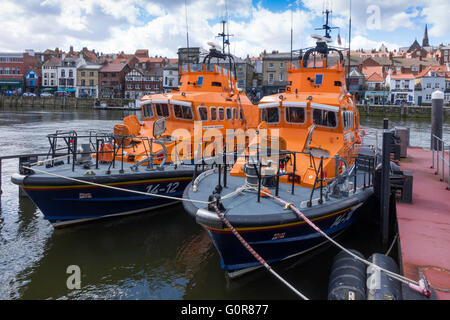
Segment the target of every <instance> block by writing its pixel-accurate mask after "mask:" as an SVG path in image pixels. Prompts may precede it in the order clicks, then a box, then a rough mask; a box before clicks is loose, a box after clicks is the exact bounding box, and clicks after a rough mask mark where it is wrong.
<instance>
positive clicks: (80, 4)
mask: <svg viewBox="0 0 450 320" xmlns="http://www.w3.org/2000/svg"><path fill="white" fill-rule="evenodd" d="M0 1H1V2H2V4H1V10H0V29H1V30H4V32H2V37H0V51H22V50H23V49H28V48H34V49H36V50H45V49H47V48H54V47H59V48H63V49H67V48H68V47H69V46H70V45H74V47H75V49H81V47H84V46H88V47H89V48H94V49H96V50H98V51H101V52H118V51H125V52H134V51H135V50H136V49H138V48H148V49H149V50H150V53H151V54H152V55H155V54H157V55H163V56H170V57H175V56H176V52H177V49H178V48H179V47H184V46H185V45H186V25H185V23H186V21H185V10H184V3H185V0H171V1H166V0H152V1H148V0H45V1H40V2H39V1H38V0H22V1H20V2H19V1H15V0H0ZM297 1H300V0H297ZM187 2H188V5H189V7H188V13H189V17H188V23H189V35H190V45H191V46H202V47H206V43H207V42H209V41H214V42H217V43H220V40H219V39H216V36H217V34H218V33H219V32H220V31H221V24H220V20H221V19H222V18H223V17H224V16H225V4H227V7H228V11H229V15H230V16H231V23H230V25H229V30H230V33H232V34H233V35H234V36H233V37H232V38H231V42H232V46H231V51H232V52H233V53H235V54H236V55H239V56H241V57H243V56H246V55H247V54H250V55H258V54H259V53H261V52H262V51H264V50H267V51H269V52H270V51H272V50H279V51H289V49H290V21H291V11H290V10H291V9H293V10H295V11H294V48H300V47H304V46H308V45H312V44H313V41H312V40H311V39H310V37H309V34H310V33H311V31H310V30H311V29H313V27H316V24H317V22H318V21H319V24H320V21H321V18H318V17H321V16H322V10H323V1H318V0H301V2H302V5H303V7H304V8H306V10H299V9H295V8H296V6H292V7H289V8H288V3H290V2H292V1H289V2H288V1H287V2H286V10H281V11H278V12H272V11H270V10H268V9H267V8H265V7H264V6H263V4H262V2H258V3H257V4H256V5H253V2H252V0H235V1H230V0H226V2H225V0H219V1H217V0H188V1H187ZM348 5H349V0H333V1H332V9H333V12H334V14H333V20H332V23H333V25H335V26H338V27H340V28H341V29H340V35H341V38H342V40H343V43H344V44H345V42H346V38H347V37H348V30H347V29H348V14H349V6H348ZM371 5H377V6H378V7H379V9H380V26H379V28H380V30H369V29H368V28H367V21H368V13H367V8H368V7H369V6H371ZM297 8H298V7H297ZM448 12H450V2H449V1H441V0H429V1H425V0H390V1H379V0H359V1H358V0H353V14H352V19H353V45H352V47H353V48H356V47H359V46H361V47H363V48H367V49H371V48H374V47H379V45H381V43H380V42H379V41H372V40H369V39H370V38H371V35H375V33H378V32H381V31H384V32H386V31H388V32H391V33H394V32H396V31H397V30H399V28H401V27H404V28H409V29H411V30H414V31H415V32H416V31H418V30H423V25H418V24H417V21H419V22H420V23H423V24H424V23H425V22H428V23H429V24H431V26H430V28H429V29H430V36H431V37H433V36H434V37H443V36H447V34H448V30H450V19H448V17H447V15H448ZM11 17H14V19H11ZM314 19H317V20H315V21H314V26H312V21H313V20H314ZM5 30H6V32H5ZM333 35H334V37H336V36H337V33H335V32H334V33H333ZM396 37H397V39H399V38H401V36H395V35H392V36H390V37H389V39H387V40H388V42H389V41H390V43H386V42H385V44H386V45H388V46H389V45H391V46H392V47H398V46H396V45H395V44H394V43H392V42H395V41H397V40H396ZM413 38H414V36H411V40H413ZM393 39H394V40H393ZM378 40H379V38H378ZM403 40H404V39H399V40H398V41H403ZM411 42H412V41H411Z"/></svg>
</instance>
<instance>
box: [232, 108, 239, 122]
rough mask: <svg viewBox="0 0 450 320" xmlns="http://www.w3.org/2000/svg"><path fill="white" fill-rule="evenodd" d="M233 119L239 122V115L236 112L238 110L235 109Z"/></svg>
mask: <svg viewBox="0 0 450 320" xmlns="http://www.w3.org/2000/svg"><path fill="white" fill-rule="evenodd" d="M233 119H234V120H238V114H237V112H236V108H233Z"/></svg>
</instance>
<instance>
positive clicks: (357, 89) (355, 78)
mask: <svg viewBox="0 0 450 320" xmlns="http://www.w3.org/2000/svg"><path fill="white" fill-rule="evenodd" d="M364 78H365V76H364V74H362V73H361V72H359V71H358V70H356V69H354V70H352V71H350V75H349V76H348V81H349V85H348V91H349V92H350V93H351V94H353V95H355V100H356V101H357V102H360V101H362V99H364Z"/></svg>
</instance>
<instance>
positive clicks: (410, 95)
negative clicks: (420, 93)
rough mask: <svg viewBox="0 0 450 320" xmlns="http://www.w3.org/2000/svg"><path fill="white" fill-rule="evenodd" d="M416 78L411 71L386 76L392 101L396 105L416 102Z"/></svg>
mask: <svg viewBox="0 0 450 320" xmlns="http://www.w3.org/2000/svg"><path fill="white" fill-rule="evenodd" d="M414 80H415V76H414V75H413V74H411V73H400V74H397V73H392V71H391V72H390V73H389V74H388V76H387V77H386V83H387V84H388V85H389V88H390V103H391V104H395V105H402V104H409V105H411V104H413V103H414Z"/></svg>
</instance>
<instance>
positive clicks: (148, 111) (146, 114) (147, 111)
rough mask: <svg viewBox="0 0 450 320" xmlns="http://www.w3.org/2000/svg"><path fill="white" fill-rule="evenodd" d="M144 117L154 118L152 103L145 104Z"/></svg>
mask: <svg viewBox="0 0 450 320" xmlns="http://www.w3.org/2000/svg"><path fill="white" fill-rule="evenodd" d="M143 109H144V118H147V119H150V118H153V116H154V113H153V106H152V104H151V103H149V104H146V105H144V108H143Z"/></svg>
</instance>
